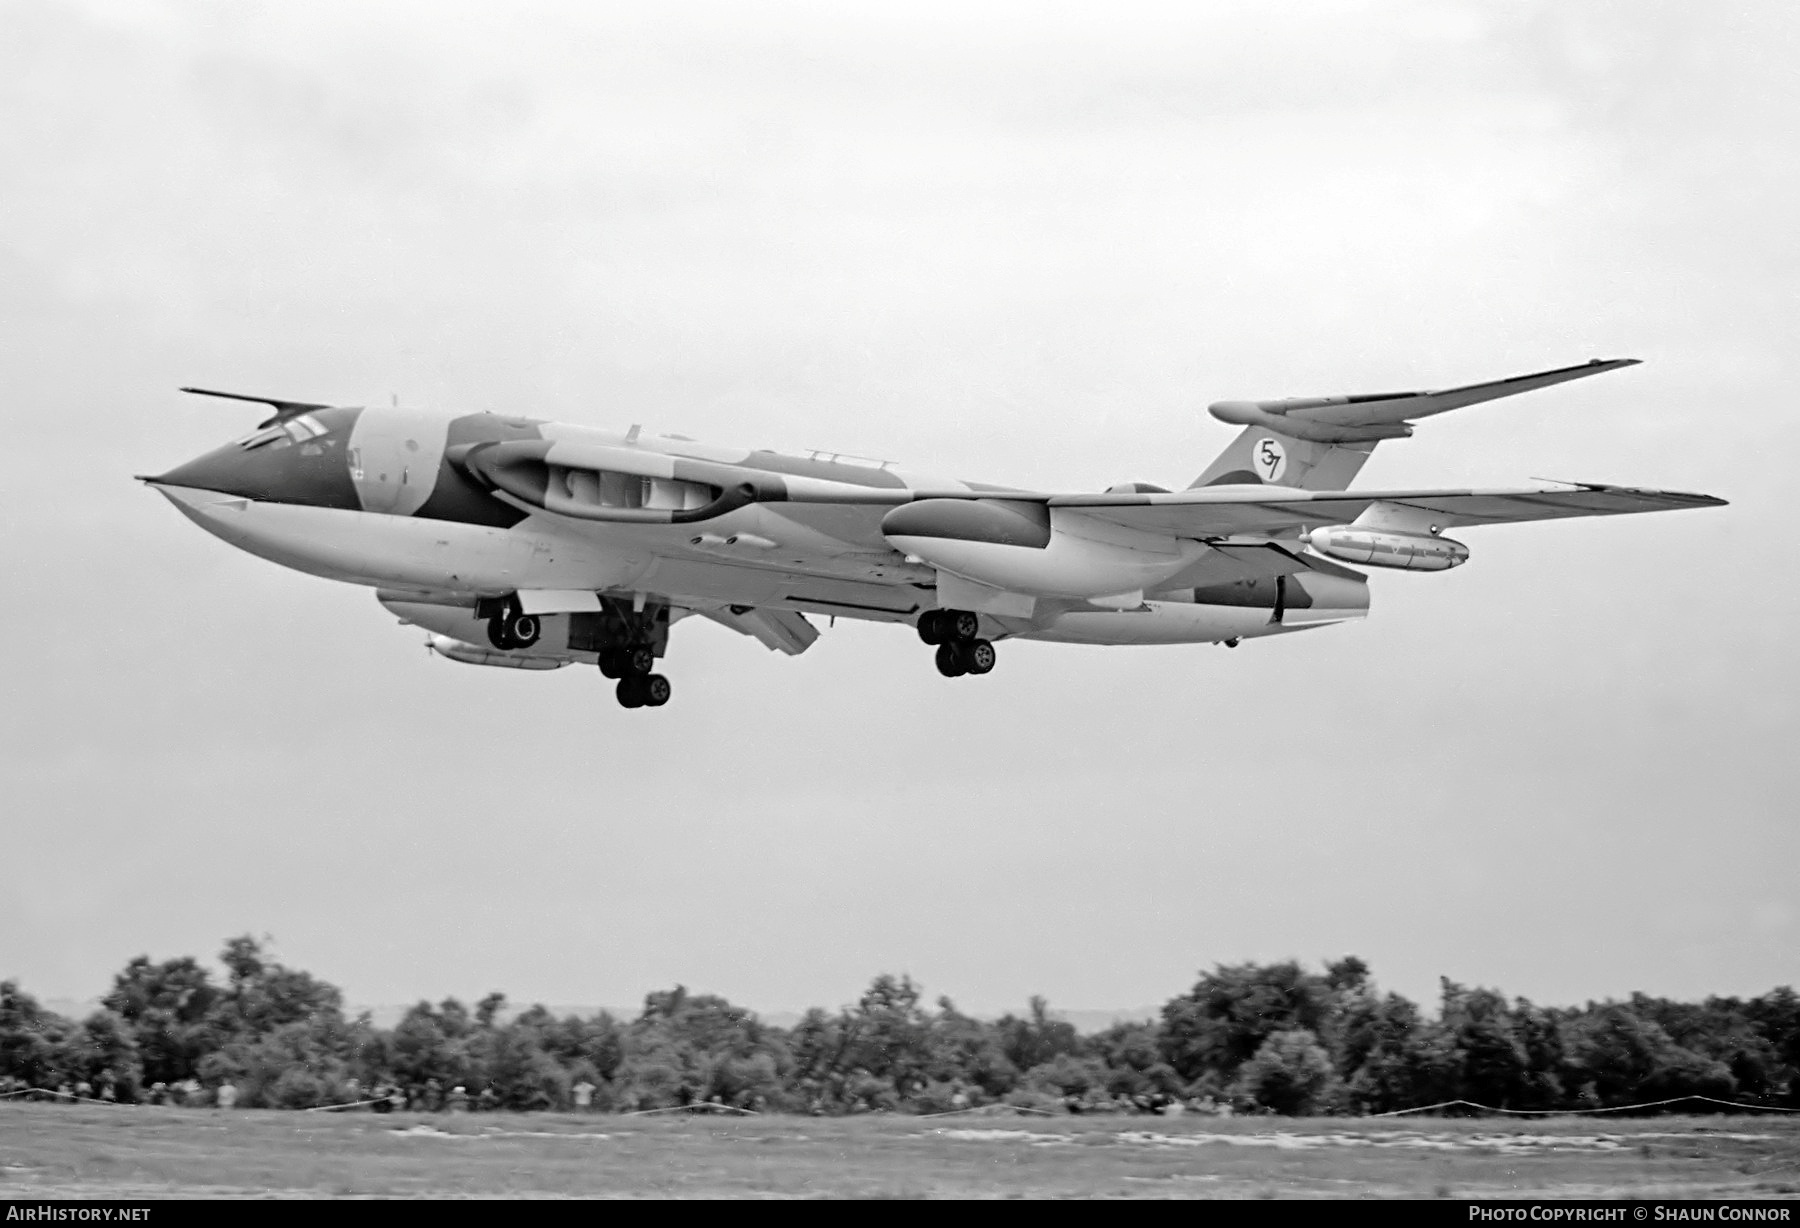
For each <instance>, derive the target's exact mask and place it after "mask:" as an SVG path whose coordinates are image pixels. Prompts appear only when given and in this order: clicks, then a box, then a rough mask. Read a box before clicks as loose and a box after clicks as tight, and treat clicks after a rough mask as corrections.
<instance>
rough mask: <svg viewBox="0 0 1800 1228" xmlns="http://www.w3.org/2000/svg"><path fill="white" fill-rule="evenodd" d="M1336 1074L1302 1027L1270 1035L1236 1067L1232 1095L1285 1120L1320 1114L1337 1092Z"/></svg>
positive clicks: (1328, 1060)
mask: <svg viewBox="0 0 1800 1228" xmlns="http://www.w3.org/2000/svg"><path fill="white" fill-rule="evenodd" d="M1337 1082H1338V1078H1337V1071H1336V1070H1334V1069H1333V1068H1332V1065H1331V1055H1330V1054H1329V1053H1327V1052H1325V1047H1324V1046H1323V1045H1321V1044H1320V1043H1319V1038H1318V1037H1317V1036H1316V1035H1314V1034H1313V1033H1312V1032H1311V1031H1309V1030H1307V1029H1305V1028H1296V1029H1294V1030H1291V1031H1285V1032H1273V1033H1271V1034H1270V1035H1269V1037H1268V1039H1266V1040H1264V1041H1263V1043H1262V1045H1261V1046H1260V1047H1258V1049H1257V1050H1256V1053H1255V1054H1254V1055H1253V1056H1252V1057H1251V1058H1250V1060H1249V1061H1247V1062H1245V1063H1244V1064H1243V1065H1242V1066H1241V1067H1239V1068H1238V1074H1237V1079H1236V1081H1235V1083H1233V1085H1232V1090H1233V1092H1234V1093H1235V1094H1236V1095H1238V1096H1239V1097H1241V1098H1243V1099H1246V1100H1249V1101H1250V1102H1251V1103H1252V1104H1254V1105H1255V1106H1257V1107H1259V1108H1264V1109H1268V1110H1269V1111H1271V1112H1274V1113H1279V1114H1281V1115H1282V1116H1284V1117H1304V1116H1308V1115H1311V1114H1313V1113H1318V1112H1321V1111H1323V1110H1324V1109H1325V1108H1327V1107H1328V1105H1329V1104H1330V1102H1331V1099H1332V1096H1333V1093H1334V1092H1335V1091H1336V1089H1337Z"/></svg>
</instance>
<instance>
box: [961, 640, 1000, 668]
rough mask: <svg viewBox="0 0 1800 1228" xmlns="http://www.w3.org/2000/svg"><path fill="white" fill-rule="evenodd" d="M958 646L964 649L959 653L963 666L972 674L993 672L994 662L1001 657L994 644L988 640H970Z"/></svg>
mask: <svg viewBox="0 0 1800 1228" xmlns="http://www.w3.org/2000/svg"><path fill="white" fill-rule="evenodd" d="M958 647H959V648H961V649H962V651H961V652H960V653H959V654H958V655H959V656H960V657H961V658H962V663H963V668H964V669H966V670H968V671H969V672H970V673H971V674H987V673H992V672H993V669H994V663H995V662H996V661H998V660H999V659H1000V658H999V654H998V653H996V652H995V651H994V646H993V645H992V644H990V643H988V642H987V641H986V640H970V641H969V642H968V643H966V644H960V645H958Z"/></svg>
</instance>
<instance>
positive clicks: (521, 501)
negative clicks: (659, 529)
mask: <svg viewBox="0 0 1800 1228" xmlns="http://www.w3.org/2000/svg"><path fill="white" fill-rule="evenodd" d="M449 458H450V463H451V464H453V465H455V466H457V467H458V468H459V469H461V470H462V471H463V472H464V473H467V474H468V475H469V476H470V477H471V478H473V479H474V480H475V481H477V482H479V483H480V484H481V485H482V486H484V487H486V488H488V489H489V490H491V491H493V492H494V493H495V494H496V495H498V496H499V497H500V498H502V499H505V500H506V501H507V502H509V503H512V504H514V505H515V506H518V507H522V508H524V509H525V510H527V511H546V512H553V513H555V514H556V515H559V516H570V517H573V518H575V519H577V520H597V521H610V522H615V523H626V524H691V523H693V522H695V521H702V520H711V519H713V518H715V517H718V516H723V515H725V514H726V513H727V512H731V511H735V510H737V509H738V508H740V507H744V506H746V505H747V504H751V503H759V502H769V501H775V500H780V499H784V498H786V490H785V487H784V486H783V484H782V482H781V479H779V478H777V477H775V476H773V475H769V474H763V473H759V472H757V471H755V470H747V469H741V468H737V467H734V466H729V465H718V464H713V463H711V462H708V461H695V460H688V459H685V458H683V457H678V456H667V455H664V454H662V453H658V452H647V451H643V450H641V449H637V448H613V447H606V446H602V445H593V444H566V443H557V442H554V441H550V440H542V439H516V440H506V441H502V442H495V443H478V444H468V445H464V446H462V447H458V448H452V449H451V450H450V452H449Z"/></svg>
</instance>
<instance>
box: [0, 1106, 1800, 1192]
mask: <svg viewBox="0 0 1800 1228" xmlns="http://www.w3.org/2000/svg"><path fill="white" fill-rule="evenodd" d="M246 1196H247V1197H268V1196H274V1197H301V1198H313V1197H319V1198H331V1197H356V1196H374V1197H382V1196H398V1197H409V1196H428V1197H441V1196H450V1197H460V1196H468V1197H481V1196H505V1197H548V1198H559V1197H587V1196H599V1197H624V1198H633V1197H670V1196H673V1197H720V1196H723V1197H776V1198H782V1197H795V1198H807V1197H833V1196H836V1197H939V1196H949V1197H1057V1196H1075V1197H1081V1196H1101V1197H1124V1198H1167V1197H1177V1198H1246V1197H1276V1198H1337V1197H1398V1198H1430V1197H1455V1198H1535V1197H1553V1198H1555V1197H1570V1198H1614V1197H1636V1198H1795V1197H1800V1120H1795V1119H1793V1118H1787V1119H1783V1120H1770V1119H1767V1118H1752V1117H1747V1116H1735V1117H1682V1118H1648V1119H1637V1120H1627V1121H1621V1120H1609V1121H1603V1122H1596V1121H1594V1120H1592V1119H1586V1120H1583V1119H1579V1118H1575V1119H1571V1118H1558V1119H1552V1120H1547V1121H1527V1120H1508V1121H1501V1122H1496V1121H1492V1120H1467V1119H1464V1120H1440V1119H1419V1118H1400V1119H1393V1118H1390V1119H1359V1120H1331V1119H1318V1118H1309V1119H1294V1120H1289V1119H1278V1118H1236V1119H1231V1120H1220V1119H1216V1118H1210V1117H1184V1118H1175V1119H1164V1118H1154V1117H1134V1118H1120V1117H1109V1118H1097V1117H1085V1118H1084V1117H1057V1118H1021V1117H1010V1116H1008V1117H952V1118H938V1119H922V1118H918V1117H900V1116H876V1117H854V1118H815V1117H757V1118H718V1117H687V1116H663V1117H607V1116H593V1117H576V1116H569V1115H556V1114H536V1115H512V1114H480V1115H473V1116H466V1115H457V1116H443V1115H439V1116H431V1115H422V1114H399V1115H395V1116H374V1115H371V1114H367V1113H344V1114H336V1113H276V1112H254V1111H252V1112H241V1111H240V1112H220V1111H217V1110H184V1109H169V1108H108V1107H102V1106H59V1105H49V1104H8V1105H0V1197H5V1198H157V1197H246Z"/></svg>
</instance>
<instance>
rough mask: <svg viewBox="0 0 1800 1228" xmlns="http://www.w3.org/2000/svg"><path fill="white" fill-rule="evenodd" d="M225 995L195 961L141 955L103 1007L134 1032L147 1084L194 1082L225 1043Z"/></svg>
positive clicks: (116, 979)
mask: <svg viewBox="0 0 1800 1228" xmlns="http://www.w3.org/2000/svg"><path fill="white" fill-rule="evenodd" d="M221 996H222V994H221V991H220V989H219V987H218V986H216V985H214V984H213V983H212V977H211V976H210V975H209V974H208V973H207V971H206V969H205V968H204V967H202V966H201V965H200V964H199V962H198V961H196V960H195V959H193V958H192V957H191V956H182V957H181V958H179V959H169V960H164V961H163V962H162V963H160V964H159V963H153V962H152V961H151V959H150V957H149V956H148V955H140V956H138V957H137V958H136V959H134V960H132V961H131V962H130V963H128V964H126V965H125V968H124V970H123V971H122V972H120V973H119V974H118V975H117V976H115V977H114V978H113V987H112V990H111V992H109V993H108V994H107V995H106V999H105V1006H106V1008H107V1009H108V1010H110V1011H112V1012H114V1013H115V1014H117V1015H119V1016H120V1017H122V1018H123V1019H124V1020H125V1021H126V1022H127V1023H128V1024H130V1026H131V1033H132V1039H133V1040H134V1041H135V1043H136V1045H137V1052H138V1056H139V1060H140V1061H141V1062H142V1064H143V1078H144V1080H145V1081H146V1082H149V1083H159V1082H160V1083H175V1082H178V1081H180V1080H182V1079H187V1078H191V1077H193V1075H194V1073H195V1071H196V1070H197V1068H198V1065H199V1062H200V1059H201V1058H202V1057H203V1056H204V1055H205V1054H207V1053H209V1052H211V1051H212V1050H213V1049H215V1048H217V1047H218V1045H219V1043H220V1040H221V1037H220V1035H219V1021H218V1019H217V1018H216V1016H215V1009H216V1008H217V1006H218V1004H219V1002H220V1000H221Z"/></svg>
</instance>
